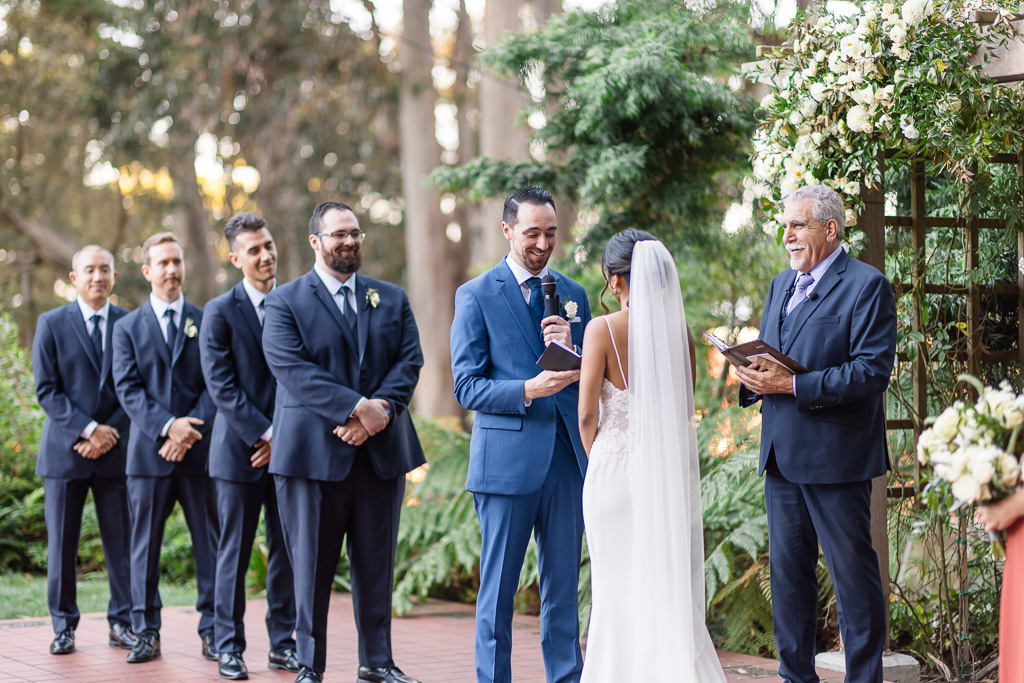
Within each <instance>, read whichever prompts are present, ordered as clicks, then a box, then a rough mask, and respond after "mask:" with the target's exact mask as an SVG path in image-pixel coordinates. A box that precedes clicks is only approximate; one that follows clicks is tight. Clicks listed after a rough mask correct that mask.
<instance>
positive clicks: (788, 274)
mask: <svg viewBox="0 0 1024 683" xmlns="http://www.w3.org/2000/svg"><path fill="white" fill-rule="evenodd" d="M795 277H796V275H794V271H793V269H792V268H791V269H789V270H787V271H785V272H784V273H783V274H782V275H781V276H779V279H778V284H777V285H776V286H775V291H774V293H773V294H772V300H771V301H770V302H769V305H768V310H767V312H766V316H767V319H766V320H764V321H763V324H764V328H765V335H764V341H766V342H768V343H769V344H771V345H772V346H774V347H775V348H779V346H780V344H781V341H782V334H781V328H782V306H783V305H784V304H785V303H786V288H788V287H790V286H792V283H793V279H794V278H795Z"/></svg>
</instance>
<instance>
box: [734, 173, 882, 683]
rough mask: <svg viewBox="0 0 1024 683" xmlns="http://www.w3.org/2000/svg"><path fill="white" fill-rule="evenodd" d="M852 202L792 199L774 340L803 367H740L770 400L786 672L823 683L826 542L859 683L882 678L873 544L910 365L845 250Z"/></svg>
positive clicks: (825, 192)
mask: <svg viewBox="0 0 1024 683" xmlns="http://www.w3.org/2000/svg"><path fill="white" fill-rule="evenodd" d="M844 223H845V209H844V207H843V201H842V199H841V198H840V197H839V195H838V194H836V193H835V192H834V191H832V190H830V189H828V188H826V187H823V186H810V187H806V188H802V189H800V190H797V191H796V192H793V193H792V194H791V195H789V197H787V198H786V202H785V212H784V214H783V228H784V232H783V238H782V241H783V245H784V246H785V247H786V250H787V251H788V252H789V255H790V268H789V269H788V270H785V271H783V272H782V273H780V274H779V275H777V276H776V277H775V279H774V280H772V283H771V286H770V287H769V289H768V300H767V302H766V303H765V308H764V314H763V315H762V318H761V339H763V340H764V341H766V342H768V343H769V344H771V345H772V346H774V347H775V348H777V349H780V350H781V351H783V352H784V353H786V354H787V355H789V356H790V357H792V358H793V359H794V360H796V361H798V362H799V363H801V364H803V365H804V366H806V367H807V368H808V369H809V372H805V373H801V374H796V375H791V374H789V373H787V372H785V371H784V370H782V369H781V366H778V365H776V364H775V363H770V362H765V363H763V364H760V363H754V364H752V365H751V366H750V367H748V368H737V369H736V374H737V375H739V377H740V380H741V381H742V382H743V385H742V386H741V388H740V401H741V403H742V404H743V405H752V404H753V403H755V402H756V401H757V400H761V416H762V423H761V462H760V472H761V473H762V474H764V475H765V502H766V506H767V509H768V550H769V566H770V570H771V587H772V612H773V616H774V621H775V642H776V645H777V646H778V650H779V660H780V667H779V674H780V675H781V676H782V677H783V678H784V679H785V680H786V681H789V682H790V683H817V682H818V676H817V674H816V673H815V671H814V655H815V652H814V649H815V648H814V644H815V635H816V625H817V605H818V584H817V577H816V575H815V566H816V565H817V561H818V544H819V543H820V544H821V549H822V552H823V553H824V556H825V562H826V563H827V565H828V570H829V574H830V575H831V576H832V584H833V586H834V587H835V593H836V603H837V605H838V612H839V628H840V631H841V632H842V636H843V643H844V644H845V646H846V681H847V683H881V681H882V650H883V648H884V646H885V636H886V615H885V593H884V592H883V584H882V580H881V576H880V574H879V569H878V558H877V555H876V554H875V551H874V549H873V548H872V547H871V533H870V532H871V514H870V501H871V480H872V479H873V478H875V477H880V476H883V475H885V473H886V470H887V469H888V467H889V457H888V448H887V445H886V440H885V390H886V387H887V386H888V384H889V375H890V373H891V372H892V367H893V363H894V361H895V357H896V302H895V299H894V297H893V292H892V287H891V285H890V284H889V281H888V280H886V278H885V276H884V275H883V274H882V273H880V272H878V270H876V269H875V268H872V267H871V266H869V265H866V264H864V263H861V262H860V261H858V260H856V259H854V258H851V257H850V256H849V255H847V253H846V252H845V251H844V250H843V248H842V247H840V246H839V240H840V238H841V236H842V233H843V227H844Z"/></svg>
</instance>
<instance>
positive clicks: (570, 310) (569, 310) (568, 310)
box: [565, 300, 580, 320]
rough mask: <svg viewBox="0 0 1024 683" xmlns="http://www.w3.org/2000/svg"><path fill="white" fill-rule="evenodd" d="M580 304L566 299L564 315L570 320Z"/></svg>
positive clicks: (574, 315)
mask: <svg viewBox="0 0 1024 683" xmlns="http://www.w3.org/2000/svg"><path fill="white" fill-rule="evenodd" d="M579 308H580V305H579V304H578V303H576V302H575V301H569V300H567V301H566V302H565V317H566V318H568V319H569V320H572V319H574V318H575V317H576V312H577V311H578V310H579Z"/></svg>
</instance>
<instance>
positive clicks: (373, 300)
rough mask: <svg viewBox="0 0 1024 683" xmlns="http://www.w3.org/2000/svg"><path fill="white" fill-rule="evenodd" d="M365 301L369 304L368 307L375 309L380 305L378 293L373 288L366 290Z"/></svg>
mask: <svg viewBox="0 0 1024 683" xmlns="http://www.w3.org/2000/svg"><path fill="white" fill-rule="evenodd" d="M366 300H367V301H369V302H370V306H372V307H373V308H377V306H379V305H380V292H379V291H377V290H376V289H374V288H373V287H371V288H369V289H367V290H366Z"/></svg>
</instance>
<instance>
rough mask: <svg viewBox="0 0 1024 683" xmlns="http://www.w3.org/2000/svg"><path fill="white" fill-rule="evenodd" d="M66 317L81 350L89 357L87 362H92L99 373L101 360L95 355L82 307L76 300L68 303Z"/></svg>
mask: <svg viewBox="0 0 1024 683" xmlns="http://www.w3.org/2000/svg"><path fill="white" fill-rule="evenodd" d="M68 318H69V320H68V324H69V325H71V329H73V330H74V331H75V336H77V337H78V341H79V342H80V343H81V344H82V350H84V351H85V355H86V356H87V357H88V358H89V362H90V363H92V367H93V368H94V369H95V370H96V373H97V374H99V372H100V363H101V362H102V360H101V359H100V358H98V357H97V356H96V348H95V347H94V346H93V345H92V339H91V338H90V337H89V330H88V329H86V326H85V319H84V318H83V317H82V309H81V308H79V306H78V302H77V301H72V302H71V303H70V304H68ZM108 326H109V325H108Z"/></svg>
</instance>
